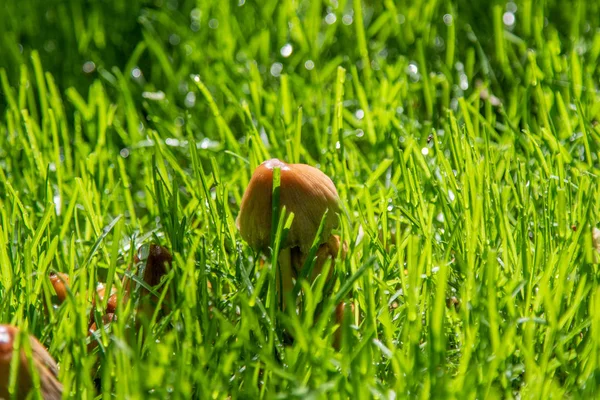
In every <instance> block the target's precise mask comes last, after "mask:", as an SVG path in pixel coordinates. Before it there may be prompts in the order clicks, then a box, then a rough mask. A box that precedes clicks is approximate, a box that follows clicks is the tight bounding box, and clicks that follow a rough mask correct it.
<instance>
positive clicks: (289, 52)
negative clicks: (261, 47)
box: [279, 43, 294, 58]
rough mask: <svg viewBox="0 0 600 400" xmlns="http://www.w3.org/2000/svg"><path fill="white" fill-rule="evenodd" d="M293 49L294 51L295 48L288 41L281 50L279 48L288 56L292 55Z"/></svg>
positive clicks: (284, 55)
mask: <svg viewBox="0 0 600 400" xmlns="http://www.w3.org/2000/svg"><path fill="white" fill-rule="evenodd" d="M292 51H294V48H293V47H292V45H291V44H289V43H286V44H285V45H284V46H283V47H282V48H281V50H279V52H280V53H281V55H282V56H283V57H286V58H287V57H289V56H291V55H292Z"/></svg>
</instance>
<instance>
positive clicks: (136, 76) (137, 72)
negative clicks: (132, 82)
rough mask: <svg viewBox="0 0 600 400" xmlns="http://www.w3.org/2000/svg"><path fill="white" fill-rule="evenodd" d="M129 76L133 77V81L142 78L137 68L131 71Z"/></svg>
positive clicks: (140, 71)
mask: <svg viewBox="0 0 600 400" xmlns="http://www.w3.org/2000/svg"><path fill="white" fill-rule="evenodd" d="M131 76H132V77H134V78H135V79H138V78H139V77H141V76H142V70H141V69H139V68H138V67H135V68H134V69H132V70H131Z"/></svg>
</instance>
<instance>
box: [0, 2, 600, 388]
mask: <svg viewBox="0 0 600 400" xmlns="http://www.w3.org/2000/svg"><path fill="white" fill-rule="evenodd" d="M599 56H600V3H598V2H593V1H585V0H577V1H558V0H544V1H541V2H534V1H533V0H522V1H517V2H516V3H512V2H509V3H506V2H503V1H493V0H492V1H474V2H473V1H466V0H458V1H436V0H414V1H408V0H399V1H397V2H394V1H391V0H390V1H387V0H386V1H372V2H361V1H360V0H353V1H350V0H323V1H321V0H313V1H300V0H296V1H292V0H282V1H277V0H264V1H256V2H254V1H244V0H239V1H238V0H236V1H234V2H232V1H222V0H212V1H209V0H207V1H198V2H195V1H191V0H153V1H152V0H150V1H142V0H128V1H120V0H105V1H89V2H84V1H80V0H62V1H53V0H48V1H36V0H19V1H4V2H3V3H2V4H1V5H0V67H2V69H0V92H1V95H0V299H1V300H0V322H2V323H12V324H15V325H18V326H20V327H22V328H23V329H26V330H28V331H29V332H31V333H33V334H34V335H36V336H37V337H38V338H40V340H41V341H42V342H43V343H44V344H46V345H47V346H48V348H49V351H50V353H51V354H52V355H53V356H54V358H56V360H57V361H58V362H59V365H60V379H61V381H62V383H63V384H64V387H65V393H66V394H68V395H71V396H73V397H74V398H88V399H89V398H94V397H96V396H101V397H102V398H106V399H108V398H111V397H113V396H115V397H116V398H150V397H156V398H168V397H171V398H190V397H194V398H209V397H212V398H226V397H227V396H231V397H232V398H261V397H262V398H273V397H277V396H280V397H288V396H290V397H298V398H306V397H308V398H321V397H322V398H336V397H339V398H347V397H350V398H367V397H379V398H390V399H392V398H428V397H434V396H435V397H436V398H461V399H467V398H468V399H475V398H512V397H519V396H520V398H536V399H537V398H565V397H566V398H587V399H591V398H594V397H597V396H599V395H600V394H599V392H600V312H599V310H600V284H599V283H600V271H599V269H598V263H597V262H596V260H597V258H595V256H596V254H595V250H594V248H593V246H592V227H593V226H595V225H596V223H597V221H598V219H599V206H600V203H599V201H600V200H599V199H600V196H599V193H598V184H597V182H598V176H597V174H598V173H599V164H598V163H599V159H598V157H599V156H600V126H598V125H599V124H598V121H600V95H599V92H598V90H599V88H598V82H599V78H600V68H599V67H598V59H599ZM270 157H278V158H281V159H284V160H286V161H289V162H303V163H307V164H310V165H313V166H318V167H319V168H321V169H322V170H323V171H324V172H325V173H326V174H327V175H329V176H330V177H331V178H332V179H333V181H334V182H335V183H336V185H337V188H338V191H339V194H340V197H341V201H342V208H343V210H344V213H343V215H341V228H340V229H339V230H338V231H337V233H338V234H340V235H341V236H342V238H343V239H344V240H346V241H347V242H348V244H349V252H348V256H347V257H346V259H345V260H338V261H337V262H336V264H335V269H336V272H337V275H338V277H339V281H338V283H337V284H336V287H335V288H334V294H335V295H334V296H333V297H331V298H329V297H326V298H325V299H324V300H323V303H322V304H321V305H320V306H319V307H318V308H319V310H321V313H320V317H319V319H318V320H317V322H315V321H313V318H312V315H313V314H314V313H315V312H319V310H317V302H318V300H319V298H320V297H321V296H322V294H323V293H322V292H323V290H322V288H323V285H324V282H323V281H317V284H315V285H314V286H313V287H311V286H310V285H309V284H308V283H306V282H304V283H303V286H302V287H303V293H304V294H303V301H302V303H301V306H300V308H301V312H300V313H299V314H296V313H294V312H291V311H287V312H285V313H282V312H280V311H278V308H277V305H276V303H275V302H274V301H273V300H274V299H275V295H274V293H275V292H274V291H275V279H274V276H275V275H274V274H272V273H271V272H272V271H273V270H272V269H271V268H270V265H271V264H270V257H269V256H268V255H266V256H264V257H256V255H255V254H254V253H253V252H252V250H251V249H249V248H248V247H247V246H246V244H245V243H243V241H242V240H241V238H240V236H239V233H238V232H237V229H236V226H235V217H236V215H237V212H238V210H239V204H240V200H241V196H242V194H243V191H244V189H245V187H246V185H247V183H248V181H249V178H250V175H251V173H252V171H253V170H254V168H255V167H256V166H257V165H258V164H259V163H260V162H261V161H263V160H265V159H267V158H270ZM151 242H156V243H160V244H162V245H165V246H167V247H168V248H170V249H171V250H172V252H173V256H174V262H173V268H172V270H171V271H170V272H169V274H168V277H167V279H166V280H165V281H164V283H163V285H164V287H167V286H168V287H169V288H170V289H171V291H172V294H173V296H172V297H171V298H166V299H165V302H167V303H168V304H169V310H170V311H169V312H168V313H167V315H166V316H165V317H164V318H162V319H159V318H157V315H155V316H153V319H152V320H151V321H145V323H144V324H143V328H142V330H141V331H140V332H139V334H137V335H136V334H135V332H134V330H133V329H128V327H132V326H135V321H133V318H134V312H133V308H134V307H133V304H132V303H131V302H130V303H129V305H128V306H126V307H125V306H121V307H120V310H119V313H118V315H119V318H118V320H117V321H116V322H113V323H112V324H111V325H110V329H108V330H107V331H106V332H105V333H102V335H101V336H100V337H99V339H98V340H99V341H100V342H101V343H100V345H99V346H98V347H97V348H96V350H94V352H91V353H89V352H88V350H87V343H88V342H89V340H90V339H89V338H88V337H87V321H88V318H89V312H90V305H89V304H90V303H89V300H90V298H91V293H92V292H93V288H94V286H95V284H96V282H98V281H102V282H104V281H107V280H108V281H111V282H112V283H113V284H115V285H117V287H119V288H120V287H121V285H120V284H119V280H118V276H121V275H122V274H123V271H124V270H125V269H126V268H127V266H128V265H130V263H131V262H132V259H133V255H134V253H135V250H136V249H137V248H138V247H139V246H140V245H145V244H146V245H147V244H148V243H151ZM260 260H265V261H266V262H265V264H264V267H262V268H261V267H260V264H261V262H260ZM50 271H61V272H67V273H69V274H70V275H71V277H72V280H73V287H72V289H73V290H72V295H70V296H69V298H68V300H67V301H66V302H65V303H64V304H63V305H61V306H60V307H58V308H53V307H51V306H49V305H50V304H51V297H52V294H53V291H52V287H51V286H50V284H49V283H48V281H47V279H46V278H45V277H46V276H47V275H48V273H49V272H50ZM265 274H266V275H265ZM259 284H260V286H258V285H259ZM209 286H210V287H211V289H209ZM119 290H122V289H121V288H120V289H119ZM342 298H343V299H346V300H352V301H353V302H354V305H355V315H352V316H349V317H347V318H346V319H345V320H344V323H343V326H342V330H343V332H342V338H343V339H342V347H341V349H340V350H336V349H335V348H334V347H333V346H332V341H333V330H334V325H335V321H334V319H333V308H334V307H335V304H336V300H338V299H342ZM47 308H48V309H47ZM96 312H98V313H101V311H96ZM292 338H293V340H292ZM94 340H95V339H94ZM97 366H99V368H100V369H99V373H98V377H99V378H101V385H99V389H96V387H95V383H94V379H93V377H92V374H91V371H92V370H93V369H95V368H97ZM394 396H395V397H394Z"/></svg>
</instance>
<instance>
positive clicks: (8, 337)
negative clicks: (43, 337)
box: [0, 325, 63, 400]
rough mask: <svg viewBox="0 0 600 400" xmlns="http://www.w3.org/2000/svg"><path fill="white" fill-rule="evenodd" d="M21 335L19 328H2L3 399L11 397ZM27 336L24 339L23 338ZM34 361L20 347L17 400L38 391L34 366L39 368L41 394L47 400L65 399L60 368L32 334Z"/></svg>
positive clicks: (0, 394)
mask: <svg viewBox="0 0 600 400" xmlns="http://www.w3.org/2000/svg"><path fill="white" fill-rule="evenodd" d="M19 335H21V333H20V330H19V328H17V327H15V326H11V325H0V398H2V399H8V398H11V394H10V393H9V387H10V372H11V363H12V361H13V355H14V348H15V340H16V339H17V337H18V336H19ZM23 337H25V336H21V338H23ZM29 345H30V347H31V355H32V356H33V359H32V360H29V359H28V357H27V355H26V352H25V349H24V348H23V344H21V346H20V351H19V354H20V357H19V360H18V363H19V368H18V370H17V373H18V376H17V381H16V386H15V390H16V393H14V394H15V395H16V398H17V399H25V398H28V394H29V392H30V391H31V390H32V389H33V388H34V375H32V371H31V368H30V367H31V364H32V363H33V367H34V368H35V369H36V372H33V373H34V374H35V373H37V375H38V377H39V383H40V393H41V395H42V398H44V399H46V400H59V399H61V398H62V390H63V389H62V385H61V384H60V382H59V381H58V365H57V364H56V361H54V359H53V358H52V356H51V355H50V354H49V353H48V351H47V350H46V348H45V347H44V346H43V345H42V344H41V343H40V342H39V341H38V340H37V339H36V338H35V337H34V336H31V335H29Z"/></svg>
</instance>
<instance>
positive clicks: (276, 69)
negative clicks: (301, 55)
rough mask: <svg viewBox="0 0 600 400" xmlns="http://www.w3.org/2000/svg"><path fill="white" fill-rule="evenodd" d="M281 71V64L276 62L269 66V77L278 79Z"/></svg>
mask: <svg viewBox="0 0 600 400" xmlns="http://www.w3.org/2000/svg"><path fill="white" fill-rule="evenodd" d="M281 71H283V64H281V63H278V62H276V63H273V65H271V75H273V76H274V77H276V78H278V77H279V76H280V75H281Z"/></svg>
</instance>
